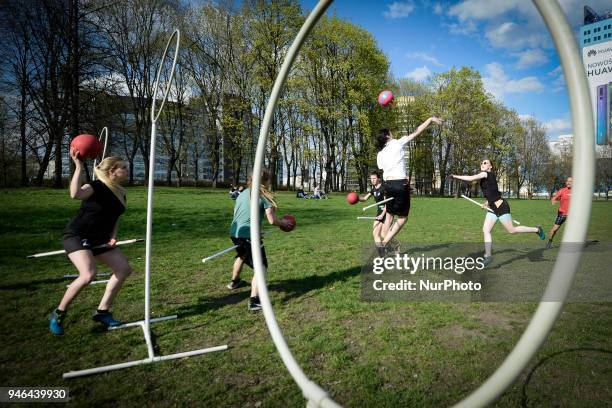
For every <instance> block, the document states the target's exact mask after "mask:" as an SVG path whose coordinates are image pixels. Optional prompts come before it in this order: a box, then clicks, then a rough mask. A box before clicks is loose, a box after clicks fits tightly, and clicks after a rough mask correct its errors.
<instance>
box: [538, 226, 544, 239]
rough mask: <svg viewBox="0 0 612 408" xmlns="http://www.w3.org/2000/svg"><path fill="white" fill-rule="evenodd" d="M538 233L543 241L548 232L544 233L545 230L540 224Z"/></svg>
mask: <svg viewBox="0 0 612 408" xmlns="http://www.w3.org/2000/svg"><path fill="white" fill-rule="evenodd" d="M538 235H539V236H540V239H541V240H542V241H544V240H545V239H546V234H544V230H543V229H542V226H541V225H538Z"/></svg>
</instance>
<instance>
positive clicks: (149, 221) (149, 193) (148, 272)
mask: <svg viewBox="0 0 612 408" xmlns="http://www.w3.org/2000/svg"><path fill="white" fill-rule="evenodd" d="M174 37H176V49H175V50H174V61H172V69H171V70H170V76H169V77H168V84H167V85H166V90H165V91H164V98H163V99H162V103H161V105H160V106H159V110H158V111H157V113H155V103H156V99H157V91H158V89H159V78H160V75H161V71H162V68H163V66H164V61H165V60H166V54H167V53H168V48H169V47H170V44H171V43H172V39H173V38H174ZM180 41H181V32H180V31H179V30H178V29H176V30H174V32H173V33H172V35H171V36H170V39H169V40H168V43H167V44H166V48H165V49H164V54H163V56H162V59H161V61H160V62H159V68H157V77H156V79H155V91H154V92H153V102H152V104H151V147H150V152H149V180H148V189H147V233H146V238H145V240H146V242H145V310H144V317H145V319H144V330H145V332H149V331H150V325H151V239H152V232H153V189H154V188H155V183H154V181H155V146H156V141H155V138H156V136H157V118H158V117H159V115H160V114H161V112H162V109H163V108H164V103H165V102H166V98H167V97H168V92H169V91H170V86H171V85H172V79H173V78H174V68H175V67H176V61H177V56H178V51H179V46H180Z"/></svg>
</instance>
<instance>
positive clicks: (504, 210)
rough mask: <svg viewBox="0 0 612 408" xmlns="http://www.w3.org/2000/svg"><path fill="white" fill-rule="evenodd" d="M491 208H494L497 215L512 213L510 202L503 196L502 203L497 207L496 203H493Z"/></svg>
mask: <svg viewBox="0 0 612 408" xmlns="http://www.w3.org/2000/svg"><path fill="white" fill-rule="evenodd" d="M490 208H491V209H492V210H493V212H494V213H495V215H497V217H501V216H502V215H504V214H510V204H508V201H506V200H505V199H503V198H502V203H501V205H500V206H499V207H496V206H495V203H493V205H491V206H490Z"/></svg>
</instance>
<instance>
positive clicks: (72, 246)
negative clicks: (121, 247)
mask: <svg viewBox="0 0 612 408" xmlns="http://www.w3.org/2000/svg"><path fill="white" fill-rule="evenodd" d="M108 241H109V240H106V241H105V242H104V241H100V240H89V239H87V238H81V237H79V236H78V235H75V234H64V236H63V244H64V250H65V251H66V255H68V254H70V253H72V252H76V251H81V250H83V249H86V250H89V251H91V252H92V253H93V256H98V255H100V254H103V253H105V252H108V251H112V250H113V249H115V248H114V247H103V248H94V247H96V246H98V245H103V244H105V243H106V242H108Z"/></svg>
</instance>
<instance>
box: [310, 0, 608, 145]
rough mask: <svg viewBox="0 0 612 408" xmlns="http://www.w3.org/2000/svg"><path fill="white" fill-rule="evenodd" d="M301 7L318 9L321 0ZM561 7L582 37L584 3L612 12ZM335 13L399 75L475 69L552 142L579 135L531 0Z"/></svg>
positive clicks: (352, 8) (411, 4)
mask: <svg viewBox="0 0 612 408" xmlns="http://www.w3.org/2000/svg"><path fill="white" fill-rule="evenodd" d="M301 3H302V6H303V7H304V9H305V10H311V9H312V8H313V7H314V6H315V4H316V3H317V1H316V0H301ZM559 3H560V4H561V6H562V8H563V9H564V11H565V12H566V15H567V17H568V20H569V22H570V24H571V26H572V28H573V29H574V31H575V33H576V36H578V29H579V27H580V25H581V24H582V19H583V6H584V5H588V6H590V7H591V8H593V9H594V10H595V11H596V12H597V13H600V14H602V13H603V12H604V10H606V9H611V8H612V3H611V2H610V0H590V1H588V2H586V3H585V2H584V1H583V0H582V1H580V0H560V2H559ZM331 13H336V14H337V15H338V17H341V18H343V19H346V20H349V21H351V22H353V23H354V24H357V25H360V26H362V27H364V28H365V29H367V30H368V31H370V32H371V33H372V34H373V35H374V37H375V39H376V41H377V42H378V45H379V47H380V48H381V49H382V50H383V51H384V52H385V53H386V54H387V56H388V57H389V60H390V61H391V69H392V72H393V74H394V75H395V76H396V77H404V76H408V77H411V78H413V79H417V80H421V79H423V78H425V77H426V76H427V75H428V74H429V73H435V72H443V71H447V70H448V69H450V68H451V67H452V66H457V67H459V66H463V65H466V66H471V67H473V68H475V69H477V70H478V71H480V73H481V75H482V77H483V82H484V84H485V87H486V88H487V90H488V91H489V92H491V93H492V94H494V95H495V96H496V97H497V98H498V99H500V100H501V101H503V102H504V104H505V105H506V106H509V107H511V108H513V109H515V110H516V111H517V112H518V113H519V114H520V115H525V116H526V115H531V116H534V117H535V118H536V119H538V120H539V121H541V122H542V123H544V124H545V126H546V128H547V132H548V137H549V138H550V139H552V140H554V139H556V138H557V137H558V136H559V135H562V134H571V133H572V130H571V120H570V109H569V102H568V98H567V92H566V89H565V84H564V82H563V75H562V71H561V68H560V64H559V59H558V56H557V54H556V51H555V49H554V46H553V43H552V40H551V39H550V35H549V34H548V31H547V30H546V27H545V25H544V23H543V21H542V19H541V17H540V15H539V13H538V11H537V9H536V8H535V6H534V5H533V3H532V2H531V1H529V0H461V1H434V0H392V1H387V0H383V1H366V0H352V1H351V0H337V1H335V2H334V3H333V4H332V6H331V7H330V10H329V11H328V14H331Z"/></svg>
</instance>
